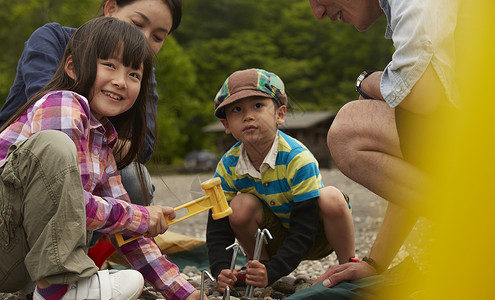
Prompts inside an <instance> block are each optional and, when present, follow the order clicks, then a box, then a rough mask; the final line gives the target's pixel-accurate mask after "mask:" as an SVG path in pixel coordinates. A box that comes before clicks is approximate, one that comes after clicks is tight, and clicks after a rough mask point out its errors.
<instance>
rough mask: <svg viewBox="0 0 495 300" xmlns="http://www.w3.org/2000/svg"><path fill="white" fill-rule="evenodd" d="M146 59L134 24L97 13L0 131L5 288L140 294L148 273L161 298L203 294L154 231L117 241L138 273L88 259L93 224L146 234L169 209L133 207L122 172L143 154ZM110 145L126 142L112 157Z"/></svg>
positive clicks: (42, 295) (0, 264) (0, 285)
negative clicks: (160, 244) (45, 82)
mask: <svg viewBox="0 0 495 300" xmlns="http://www.w3.org/2000/svg"><path fill="white" fill-rule="evenodd" d="M152 60H153V52H152V51H151V50H150V48H149V46H148V44H147V43H146V40H145V37H144V36H143V35H142V34H141V32H140V31H139V30H138V29H137V28H136V27H135V26H132V25H130V24H129V23H126V22H123V21H119V20H117V19H115V18H110V17H102V18H97V19H93V20H92V21H89V22H88V23H86V24H84V25H83V26H81V28H80V29H78V30H77V31H76V32H75V33H74V35H73V36H72V38H71V39H70V41H69V42H68V44H67V47H66V49H65V52H64V55H63V58H62V61H61V64H60V65H59V67H58V69H57V71H56V72H55V75H54V77H53V79H52V80H51V81H50V82H49V83H48V85H46V86H45V87H44V88H43V89H42V90H41V91H40V92H38V93H37V94H36V95H35V96H34V97H33V98H31V99H30V101H28V102H27V103H26V104H25V105H24V106H23V107H21V109H20V110H19V111H18V112H17V113H16V114H14V116H13V117H12V118H11V119H9V121H8V122H7V123H6V124H5V125H4V126H3V127H2V128H1V129H0V239H1V240H2V243H1V246H0V291H8V292H11V291H16V290H19V289H20V288H22V287H23V286H24V285H25V284H26V283H27V282H29V281H37V284H38V286H37V288H36V290H35V293H34V299H76V296H77V298H78V299H110V298H111V299H126V300H127V299H136V298H137V297H138V296H139V295H140V293H141V291H142V288H143V276H142V275H141V274H143V275H144V277H145V279H146V280H147V281H148V282H150V283H152V284H153V286H154V287H155V288H156V289H157V290H159V291H160V292H161V293H162V294H163V295H164V296H165V297H166V298H167V299H186V298H187V299H199V291H195V289H194V287H192V286H191V285H190V284H189V283H188V282H187V281H186V280H185V279H184V278H182V277H181V276H180V273H179V270H178V268H177V266H175V265H174V264H172V263H171V262H169V261H167V259H166V258H165V257H164V256H163V255H162V254H161V252H160V250H159V248H158V247H157V246H156V244H154V242H153V241H152V240H151V239H149V238H140V239H138V240H136V241H133V242H131V243H129V244H126V245H124V246H123V247H122V248H120V249H118V251H119V252H120V254H121V255H123V256H124V257H126V258H127V259H128V261H129V263H131V265H132V266H133V267H134V269H136V270H138V271H139V272H137V271H134V270H125V271H120V272H114V273H109V272H108V271H107V272H101V271H100V272H97V270H98V268H97V267H96V266H95V264H94V262H93V261H92V260H91V259H90V258H89V257H88V256H87V249H88V246H89V241H90V240H91V235H92V232H93V231H97V232H100V233H104V234H113V233H116V232H124V233H129V234H143V233H145V232H148V233H149V235H148V236H150V237H152V236H156V235H157V234H160V233H163V232H164V231H166V230H167V228H168V227H167V224H166V222H165V215H169V216H170V217H172V218H173V217H175V214H174V211H173V209H172V208H170V207H161V206H149V207H143V206H139V205H133V204H130V200H129V196H128V195H127V193H126V191H125V190H124V188H123V187H122V184H121V181H120V176H118V174H117V165H118V164H119V165H123V166H125V165H126V164H129V163H130V162H132V161H133V160H134V159H136V157H138V156H139V155H141V151H142V150H141V149H142V148H141V147H139V145H141V143H142V141H143V136H144V132H145V131H146V121H147V118H146V108H147V106H148V105H150V103H149V102H150V97H149V93H148V83H149V81H150V76H151V74H152ZM117 133H118V139H117ZM114 147H117V148H119V149H124V148H126V149H128V151H126V152H125V153H123V154H122V155H117V156H116V158H114V156H113V153H112V152H113V151H112V150H113V149H114ZM117 152H118V151H117ZM83 200H84V201H83ZM140 273H141V274H140Z"/></svg>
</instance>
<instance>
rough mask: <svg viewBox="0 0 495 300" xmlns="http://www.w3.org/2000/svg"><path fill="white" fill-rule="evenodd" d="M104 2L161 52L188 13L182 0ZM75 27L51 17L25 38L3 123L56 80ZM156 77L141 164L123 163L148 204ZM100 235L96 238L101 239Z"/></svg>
mask: <svg viewBox="0 0 495 300" xmlns="http://www.w3.org/2000/svg"><path fill="white" fill-rule="evenodd" d="M100 7H101V13H102V15H103V16H107V17H114V18H117V19H120V20H123V21H126V22H128V23H130V24H133V25H135V26H136V27H137V28H139V30H140V31H141V32H142V33H143V34H144V35H145V37H146V42H147V43H148V44H149V45H150V47H151V49H152V51H153V53H154V54H155V55H156V54H157V53H158V51H160V49H161V48H162V46H163V45H164V43H165V41H166V38H167V36H168V35H169V34H170V33H172V32H173V31H174V30H176V29H177V27H178V26H179V24H180V21H181V17H182V0H102V1H101V6H100ZM75 31H76V28H72V27H66V26H62V25H60V24H57V23H48V24H45V25H43V26H41V27H40V28H38V29H36V30H35V31H34V32H33V34H32V35H31V36H30V38H29V39H28V40H27V41H26V43H25V46H24V50H23V52H22V55H21V57H20V59H19V61H18V64H17V73H16V77H15V81H14V84H13V85H12V86H11V88H10V91H9V94H8V96H7V99H6V100H5V103H4V105H3V106H2V109H1V110H0V126H1V125H3V124H5V122H6V121H7V120H8V119H9V118H10V117H11V116H12V115H13V114H14V113H15V112H16V111H17V110H18V109H19V108H20V107H21V106H22V105H24V103H26V102H27V101H28V100H29V99H30V98H31V97H33V96H34V94H35V93H37V92H38V91H39V90H40V89H41V88H43V87H44V86H45V85H46V84H47V83H48V82H49V81H50V79H51V78H52V76H53V74H55V71H56V69H57V67H58V65H59V63H60V61H61V59H62V55H63V52H64V49H65V46H66V44H67V42H68V41H69V39H70V37H71V36H72V35H73V34H74V32H75ZM151 81H152V83H151V87H150V93H152V96H153V102H152V105H149V106H148V110H147V114H148V124H147V128H148V130H147V131H146V135H145V139H144V142H143V143H142V144H141V147H143V148H144V150H143V155H142V156H140V157H139V158H140V160H139V162H140V163H141V164H137V163H133V164H131V165H129V166H127V167H126V168H122V169H121V168H120V166H118V167H119V174H120V175H121V176H122V182H123V184H124V187H125V189H126V191H127V192H128V194H129V197H130V198H131V201H132V203H135V204H140V205H148V204H149V203H150V202H151V199H152V198H153V191H154V187H153V186H152V182H151V178H150V176H149V173H148V171H147V169H146V167H145V166H144V163H146V162H148V161H149V160H150V158H151V155H152V153H153V145H154V143H155V137H156V135H155V134H154V131H153V129H154V128H155V118H156V111H157V103H158V94H157V92H156V90H155V87H156V80H155V78H154V76H153V77H152V80H151ZM142 179H145V182H146V184H140V183H141V182H143V180H142ZM95 236H96V235H95ZM95 236H94V239H93V240H97V238H96V237H95Z"/></svg>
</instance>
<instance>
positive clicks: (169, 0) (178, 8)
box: [100, 0, 182, 33]
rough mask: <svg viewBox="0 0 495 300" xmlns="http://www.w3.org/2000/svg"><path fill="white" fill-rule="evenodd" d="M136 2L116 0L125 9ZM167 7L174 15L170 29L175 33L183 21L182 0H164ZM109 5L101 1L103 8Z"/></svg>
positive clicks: (105, 1) (133, 0) (103, 0)
mask: <svg viewBox="0 0 495 300" xmlns="http://www.w3.org/2000/svg"><path fill="white" fill-rule="evenodd" d="M135 1H136V0H115V2H116V3H117V6H118V7H124V6H126V5H128V4H131V3H133V2H135ZM162 1H163V3H165V5H167V6H168V8H170V12H171V13H172V28H170V32H169V33H172V31H174V30H175V29H177V27H179V25H180V21H181V19H182V0H162ZM106 3H107V0H102V1H101V6H100V7H101V8H102V9H103V7H105V4H106ZM101 16H103V12H102V13H101Z"/></svg>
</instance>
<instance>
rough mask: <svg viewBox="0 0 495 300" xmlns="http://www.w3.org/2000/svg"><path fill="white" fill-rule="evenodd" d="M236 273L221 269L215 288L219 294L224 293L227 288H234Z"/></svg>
mask: <svg viewBox="0 0 495 300" xmlns="http://www.w3.org/2000/svg"><path fill="white" fill-rule="evenodd" d="M236 273H237V272H236V271H234V272H232V271H230V270H229V269H223V270H222V271H221V272H220V274H219V275H218V278H217V287H218V291H219V292H220V293H224V292H225V288H227V286H229V287H230V288H231V289H232V288H233V287H234V284H235V282H236V281H237V276H236V275H237V274H236Z"/></svg>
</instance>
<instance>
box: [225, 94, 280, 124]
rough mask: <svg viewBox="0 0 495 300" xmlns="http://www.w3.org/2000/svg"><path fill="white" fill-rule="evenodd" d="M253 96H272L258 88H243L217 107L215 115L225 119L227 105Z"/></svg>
mask: <svg viewBox="0 0 495 300" xmlns="http://www.w3.org/2000/svg"><path fill="white" fill-rule="evenodd" d="M252 96H261V97H266V98H272V97H271V96H270V95H268V94H267V93H264V92H262V91H258V90H242V91H239V92H237V93H235V94H232V95H230V96H229V97H228V98H227V99H225V100H224V101H223V102H222V103H221V104H220V105H219V106H218V107H217V108H216V109H215V117H217V118H220V119H225V106H227V105H229V104H231V103H234V102H235V101H237V100H241V99H244V98H247V97H252Z"/></svg>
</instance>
